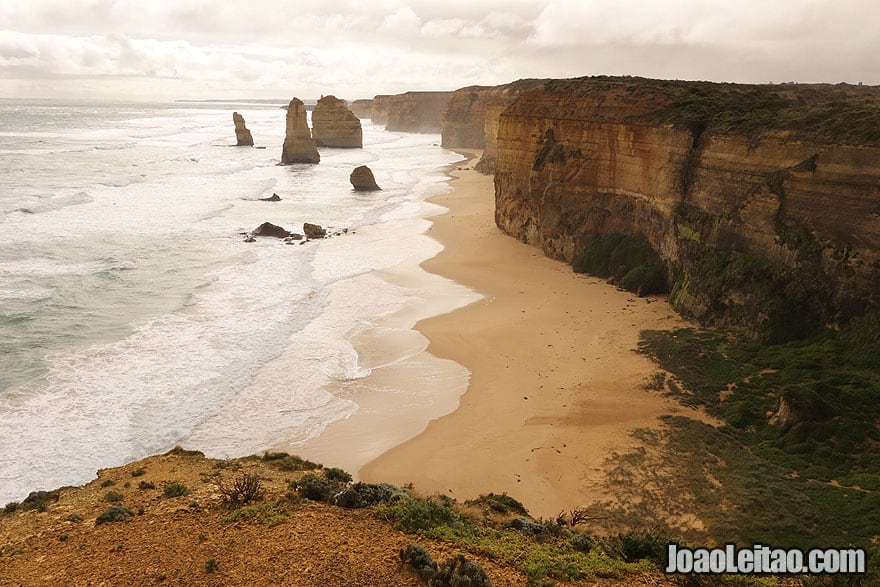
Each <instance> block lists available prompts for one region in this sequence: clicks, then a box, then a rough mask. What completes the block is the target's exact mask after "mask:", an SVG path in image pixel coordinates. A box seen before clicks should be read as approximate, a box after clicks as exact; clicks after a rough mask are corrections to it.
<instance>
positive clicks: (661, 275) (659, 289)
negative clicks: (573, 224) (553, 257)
mask: <svg viewBox="0 0 880 587" xmlns="http://www.w3.org/2000/svg"><path fill="white" fill-rule="evenodd" d="M571 267H572V269H573V270H574V271H575V272H576V273H590V274H592V275H597V276H599V277H603V278H606V279H611V280H612V281H614V282H615V283H618V284H619V285H620V287H622V288H623V289H625V290H627V291H632V292H635V293H638V294H639V295H651V294H657V293H664V292H667V291H669V288H668V285H667V283H666V273H665V268H664V265H663V262H662V261H661V260H660V256H659V255H658V254H657V252H656V251H654V249H653V248H651V244H650V243H649V242H648V239H646V238H645V237H644V236H642V235H626V234H620V233H612V234H607V235H603V236H599V237H596V238H594V239H593V240H591V241H590V242H588V243H587V244H586V246H585V247H584V248H583V250H582V252H581V253H579V254H578V255H576V256H575V257H574V258H573V259H572V261H571Z"/></svg>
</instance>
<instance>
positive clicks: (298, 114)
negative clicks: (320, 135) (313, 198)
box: [281, 98, 321, 165]
mask: <svg viewBox="0 0 880 587" xmlns="http://www.w3.org/2000/svg"><path fill="white" fill-rule="evenodd" d="M320 160H321V156H320V155H319V154H318V147H317V145H316V144H315V139H313V138H312V132H311V131H310V130H309V123H308V122H307V120H306V107H305V105H304V104H303V103H302V101H301V100H300V99H298V98H293V99H292V100H291V101H290V104H289V105H288V106H287V132H286V134H285V136H284V146H283V147H282V149H281V164H282V165H290V164H292V163H318V162H319V161H320Z"/></svg>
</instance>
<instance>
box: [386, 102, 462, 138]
mask: <svg viewBox="0 0 880 587" xmlns="http://www.w3.org/2000/svg"><path fill="white" fill-rule="evenodd" d="M451 97H452V92H406V93H405V94H395V95H393V96H389V97H388V98H387V100H383V102H386V103H387V115H386V116H387V118H386V122H385V130H389V131H402V132H422V133H439V132H440V128H441V119H442V118H443V110H445V109H446V104H447V103H448V102H449V99H450V98H451ZM378 98H379V96H376V98H374V99H373V104H374V106H375V104H376V99H378ZM373 122H376V119H375V118H374V119H373Z"/></svg>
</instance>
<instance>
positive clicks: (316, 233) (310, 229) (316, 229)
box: [303, 222, 327, 239]
mask: <svg viewBox="0 0 880 587" xmlns="http://www.w3.org/2000/svg"><path fill="white" fill-rule="evenodd" d="M303 232H304V233H305V234H306V237H307V238H315V239H317V238H324V237H325V236H327V231H326V230H324V228H322V227H321V226H320V225H319V224H309V223H308V222H306V223H305V224H303Z"/></svg>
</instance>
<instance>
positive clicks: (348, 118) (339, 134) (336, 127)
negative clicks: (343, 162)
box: [312, 96, 364, 149]
mask: <svg viewBox="0 0 880 587" xmlns="http://www.w3.org/2000/svg"><path fill="white" fill-rule="evenodd" d="M312 136H313V137H314V139H315V143H316V144H317V145H318V146H319V147H336V148H341V149H360V148H361V147H363V143H364V139H363V131H362V130H361V121H360V119H359V118H358V117H357V116H355V115H354V114H353V113H352V111H351V110H349V109H348V107H347V106H346V105H345V101H343V100H340V99H339V98H337V97H336V96H323V97H322V98H321V99H320V100H318V104H317V105H316V106H315V109H314V110H313V111H312Z"/></svg>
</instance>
